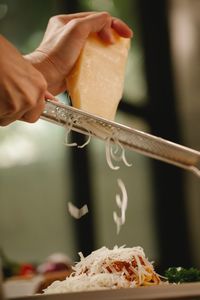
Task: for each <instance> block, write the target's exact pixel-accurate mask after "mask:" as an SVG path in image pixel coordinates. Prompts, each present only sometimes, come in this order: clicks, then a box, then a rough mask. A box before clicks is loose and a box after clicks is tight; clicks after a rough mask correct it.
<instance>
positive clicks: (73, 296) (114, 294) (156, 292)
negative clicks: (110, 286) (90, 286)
mask: <svg viewBox="0 0 200 300" xmlns="http://www.w3.org/2000/svg"><path fill="white" fill-rule="evenodd" d="M12 299H15V300H145V299H151V300H153V299H154V300H156V299H160V300H161V299H192V300H197V299H200V282H196V283H185V284H180V285H162V286H151V287H140V288H132V289H118V290H101V291H88V292H74V293H63V294H51V295H50V294H49V295H48V294H46V295H35V296H28V297H18V298H12Z"/></svg>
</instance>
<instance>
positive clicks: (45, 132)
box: [0, 0, 200, 267]
mask: <svg viewBox="0 0 200 300" xmlns="http://www.w3.org/2000/svg"><path fill="white" fill-rule="evenodd" d="M72 2H73V3H72ZM139 2H140V3H139ZM142 2H143V3H144V5H143V6H140V4H141V3H142ZM151 2H152V6H153V7H155V10H156V9H157V8H158V9H159V5H157V4H158V3H159V2H158V1H151ZM164 2H165V4H166V6H165V14H166V16H167V20H166V23H167V26H168V27H167V28H168V34H169V40H170V47H169V50H170V58H171V62H172V69H171V71H172V80H173V86H174V95H175V96H174V102H173V105H174V106H173V107H174V108H175V110H176V118H177V119H176V124H178V128H179V129H180V131H179V132H180V136H178V140H176V139H175V141H177V142H181V143H183V144H184V145H186V146H188V147H191V148H194V149H197V150H200V136H199V130H200V122H199V112H200V102H199V99H200V85H199V78H200V68H199V66H200V51H199V50H200V42H199V41H200V39H199V35H200V18H199V15H198V14H197V11H199V10H198V8H199V4H200V3H199V1H195V0H182V1H179V0H171V1H164ZM147 6H148V5H147ZM141 7H142V8H141ZM142 9H143V10H142ZM87 10H96V11H104V10H106V11H109V12H110V13H112V14H113V15H115V16H118V17H120V18H122V19H123V20H124V21H126V22H127V23H128V24H129V25H130V26H131V27H132V28H133V30H134V39H133V40H132V46H131V50H130V55H129V60H128V64H127V72H126V80H125V89H124V103H125V104H126V105H127V107H128V108H129V107H130V108H132V110H131V111H130V112H127V109H125V108H124V107H123V106H122V107H121V108H120V109H119V110H118V112H117V118H116V121H117V122H120V123H123V124H125V125H129V126H131V127H134V128H137V129H140V130H143V131H145V132H151V133H154V134H155V133H157V131H156V130H154V131H153V130H152V126H151V122H150V121H149V120H151V118H152V117H149V118H148V117H147V116H149V115H150V116H153V113H154V109H153V110H151V109H149V108H150V106H149V103H150V99H151V97H150V96H149V88H148V87H149V83H148V80H149V77H148V74H147V71H146V55H147V54H148V53H147V48H145V43H144V42H143V41H144V40H143V31H144V28H143V23H142V19H141V10H142V11H143V13H144V15H145V13H147V12H145V1H136V0H123V1H122V0H113V1H112V0H101V1H100V0H80V1H67V0H63V1H56V0H43V1H39V0H34V1H33V0H15V1H12V0H4V1H0V29H1V34H3V35H4V36H5V37H6V38H7V39H9V40H10V41H11V42H12V43H13V44H14V45H15V46H16V47H17V48H18V49H20V51H21V52H22V53H24V54H25V53H29V52H31V51H33V50H34V49H35V48H36V47H37V46H38V45H39V43H40V41H41V39H42V36H43V34H44V31H45V28H46V26H47V23H48V20H49V18H50V17H51V16H53V15H56V14H60V13H71V12H74V11H87ZM146 10H147V11H148V7H147V8H146ZM156 26H157V25H156V20H155V28H156ZM158 44H159V42H158ZM154 47H157V45H155V44H153V42H152V52H153V49H154ZM156 49H157V51H163V49H162V43H160V48H159V47H157V48H156ZM156 64H158V62H157V61H155V66H156ZM152 77H153V73H152ZM158 86H159V84H158ZM162 92H163V99H162V98H160V103H161V105H162V101H165V100H164V95H165V94H166V90H163V91H162ZM59 97H60V99H62V98H64V97H65V96H64V95H59ZM164 106H165V107H166V106H167V102H166V101H165V102H163V107H164ZM151 107H153V106H151ZM155 110H156V108H155ZM134 111H135V113H134ZM147 111H148V114H146V113H145V112H147ZM160 113H161V114H162V113H163V112H160ZM166 114H167V112H166ZM166 120H167V121H165V123H164V126H165V128H166V130H167V128H168V127H169V126H170V123H171V122H172V119H171V116H170V115H169V116H168V117H167V116H166ZM156 126H158V129H159V122H158V125H156ZM162 126H163V125H162ZM174 130H175V128H174ZM158 132H159V130H158ZM163 137H165V136H163ZM64 138H65V130H64V129H63V128H59V127H57V126H55V125H53V124H48V123H47V122H45V121H42V120H40V121H38V122H37V123H35V124H26V123H23V122H15V123H14V124H12V125H9V126H7V127H4V128H0V247H1V248H2V249H3V250H4V252H5V254H6V255H7V256H8V257H9V258H11V259H13V260H16V261H21V262H22V261H23V262H24V261H34V262H41V261H43V260H44V259H45V257H47V256H48V255H50V254H51V253H53V252H64V253H67V254H68V255H69V256H70V257H71V258H72V259H76V258H77V252H78V251H81V250H82V251H84V249H83V248H84V247H83V246H84V243H82V244H81V243H80V241H79V235H80V232H79V234H78V231H79V230H81V228H80V226H79V225H78V222H79V221H74V220H73V219H72V217H71V216H69V214H68V211H67V202H68V201H71V202H75V195H74V188H73V187H74V186H76V188H77V189H79V183H78V182H77V183H76V182H75V181H76V180H75V176H74V175H73V174H74V172H79V170H78V169H77V166H73V164H72V155H73V154H72V152H73V151H75V150H74V149H71V148H67V147H65V146H64ZM167 138H168V136H167ZM172 138H173V137H172ZM83 151H87V155H88V157H89V158H88V160H89V165H88V169H86V170H85V172H86V173H89V179H90V198H92V210H91V211H90V213H89V214H92V228H93V230H92V232H90V230H91V228H88V235H89V236H90V234H91V235H93V236H92V237H91V240H92V241H93V242H92V243H91V247H90V248H91V249H89V248H87V245H86V246H85V249H87V250H88V251H89V250H92V249H93V248H98V247H101V246H103V245H105V246H107V247H113V246H114V245H116V244H117V245H124V244H126V245H127V246H130V247H131V246H138V245H140V246H142V247H143V248H144V250H145V252H146V254H147V256H148V257H149V258H150V259H151V260H154V261H156V262H157V264H158V265H159V264H160V265H161V267H162V266H163V267H166V266H167V264H173V265H174V264H179V263H182V264H185V265H189V264H193V265H195V266H196V267H200V255H199V253H200V232H199V228H200V221H199V220H200V217H199V212H200V201H199V200H200V185H199V180H198V178H196V177H195V176H194V175H192V174H189V173H187V172H186V171H180V173H178V176H180V178H184V179H183V180H180V181H177V189H179V191H181V192H180V197H179V198H180V199H179V201H180V205H181V206H180V209H179V204H177V205H176V201H177V198H176V190H175V189H176V183H175V184H174V185H172V184H171V183H170V178H172V176H173V174H174V172H176V170H175V171H174V169H176V168H175V167H171V168H170V167H169V169H165V166H164V167H163V165H164V164H163V163H160V165H159V172H160V173H159V174H160V175H158V174H157V175H155V166H154V165H153V164H154V162H152V159H149V158H146V157H144V156H142V155H139V154H136V153H134V152H131V151H127V152H126V153H127V160H128V161H129V162H132V163H133V166H132V167H131V168H128V167H125V166H123V165H122V166H121V167H120V170H119V171H117V172H114V171H112V170H110V169H109V167H108V166H107V164H106V159H105V145H104V143H103V142H101V141H98V140H95V139H92V141H91V143H90V145H88V146H87V150H83ZM79 167H80V168H81V165H80V166H79ZM156 170H157V169H156ZM178 172H179V170H178ZM165 175H166V176H165ZM161 177H163V181H162V183H161V182H160V181H157V179H158V178H161ZM117 178H121V179H122V180H123V181H124V182H125V185H126V188H127V192H128V197H129V203H128V210H127V216H126V224H125V225H124V226H123V227H122V229H121V232H120V234H119V235H117V234H116V226H115V224H114V222H113V217H112V213H113V210H115V209H116V204H115V194H116V193H117V192H118V186H117ZM175 178H176V176H175ZM168 179H169V181H168ZM82 184H83V185H84V181H82ZM179 185H180V186H179ZM158 190H160V193H159V197H158V194H157V191H158ZM169 190H170V191H171V192H170V196H169V199H167V200H166V193H167V192H168V191H169ZM177 193H178V192H177ZM173 195H174V196H173ZM87 197H88V195H87V194H83V195H82V199H81V202H82V203H83V204H84V203H85V202H86V203H87ZM155 199H156V200H155ZM155 201H156V202H155ZM166 202H167V205H168V206H167V209H168V210H166V211H165V212H162V214H163V216H164V218H163V220H165V224H164V225H163V224H160V223H159V221H158V220H160V216H161V215H160V216H159V214H160V210H159V209H158V208H157V206H156V205H155V203H160V204H159V205H160V206H161V207H162V205H163V207H165V205H166ZM89 209H90V207H89ZM182 210H184V212H183V214H181V215H179V213H180V211H182ZM172 215H173V217H172ZM176 215H177V218H176ZM181 216H183V218H182V217H181ZM87 217H88V216H87ZM87 217H84V218H87ZM161 218H162V216H161ZM81 222H82V221H81ZM83 222H84V221H83ZM182 224H183V226H182ZM86 225H87V223H86ZM180 227H184V228H185V230H186V233H187V236H186V235H185V239H184V232H182V233H181V234H179V228H180ZM86 228H87V226H86ZM160 228H161V229H162V230H161V231H160ZM86 232H87V230H86V231H84V232H83V240H84V235H86ZM170 236H173V239H170ZM87 238H88V237H87ZM87 238H86V236H85V240H87ZM179 238H180V240H179ZM86 243H87V241H86ZM82 247H83V248H82ZM169 249H170V251H169ZM188 249H189V250H188ZM181 251H182V252H183V253H184V252H185V251H186V252H185V253H186V254H187V253H190V254H189V256H190V257H189V258H188V260H187V261H185V260H184V259H185V258H184V255H183V258H182V260H181V259H180V260H179V253H180V252H181ZM86 252H87V251H86ZM165 253H169V257H167V258H165V257H164V254H165ZM173 253H174V256H173ZM180 257H181V254H180Z"/></svg>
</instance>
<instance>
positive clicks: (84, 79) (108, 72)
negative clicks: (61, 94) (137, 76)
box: [67, 33, 130, 120]
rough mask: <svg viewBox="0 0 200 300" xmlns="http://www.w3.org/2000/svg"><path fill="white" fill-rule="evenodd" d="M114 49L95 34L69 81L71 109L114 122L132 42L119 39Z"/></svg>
mask: <svg viewBox="0 0 200 300" xmlns="http://www.w3.org/2000/svg"><path fill="white" fill-rule="evenodd" d="M113 35H114V38H115V39H116V41H115V43H114V44H112V45H108V44H105V43H104V42H103V41H102V40H101V39H100V38H99V37H98V35H97V34H92V35H90V36H89V38H88V39H87V41H86V44H85V46H84V48H83V50H82V52H81V54H80V56H79V58H78V60H77V62H76V64H75V66H74V68H73V69H72V71H71V73H70V74H69V76H68V78H67V90H68V93H69V95H70V97H71V99H72V105H73V106H74V107H76V108H79V109H81V110H83V111H87V112H89V113H91V114H93V115H98V116H100V117H103V118H105V119H108V120H114V118H115V114H116V110H117V106H118V104H119V101H120V99H121V98H122V93H123V87H124V75H125V66H126V61H127V56H128V50H129V46H130V39H125V38H122V37H119V36H118V35H117V34H116V33H113Z"/></svg>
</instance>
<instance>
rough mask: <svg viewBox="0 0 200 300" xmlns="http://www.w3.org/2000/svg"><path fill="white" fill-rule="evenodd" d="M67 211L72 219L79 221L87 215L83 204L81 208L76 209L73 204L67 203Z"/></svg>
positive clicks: (85, 206)
mask: <svg viewBox="0 0 200 300" xmlns="http://www.w3.org/2000/svg"><path fill="white" fill-rule="evenodd" d="M68 211H69V213H70V215H71V216H72V217H73V218H75V219H80V218H82V217H83V216H84V215H86V214H87V213H88V207H87V205H86V204H84V205H83V206H82V207H81V208H77V207H76V206H75V205H74V204H72V203H71V202H68Z"/></svg>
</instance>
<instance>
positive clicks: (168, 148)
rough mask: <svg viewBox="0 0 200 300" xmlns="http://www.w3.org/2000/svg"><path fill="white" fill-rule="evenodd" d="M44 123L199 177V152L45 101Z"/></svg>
mask: <svg viewBox="0 0 200 300" xmlns="http://www.w3.org/2000/svg"><path fill="white" fill-rule="evenodd" d="M41 119H44V120H47V121H49V122H52V123H55V124H57V125H60V126H64V127H66V128H71V129H72V130H74V131H76V132H79V133H82V134H86V135H91V136H95V137H97V138H99V139H101V140H104V141H107V140H110V141H111V142H115V141H118V142H119V143H120V144H121V145H122V146H124V147H125V148H128V149H130V150H132V151H135V152H138V153H141V154H143V155H146V156H149V157H152V158H155V159H158V160H161V161H164V162H167V163H170V164H173V165H176V166H178V167H181V168H184V169H188V170H190V171H192V172H193V173H195V174H196V175H198V176H200V170H199V168H198V163H199V162H200V152H199V151H196V150H193V149H190V148H188V147H185V146H182V145H179V144H176V143H173V142H170V141H168V140H165V139H163V138H160V137H157V136H154V135H151V134H148V133H145V132H142V131H140V130H136V129H133V128H131V127H128V126H125V125H122V124H119V123H116V122H112V121H108V120H106V119H103V118H101V117H98V116H95V115H91V114H89V113H87V112H84V111H82V110H79V109H76V108H74V107H71V106H68V105H65V104H62V103H60V102H58V101H52V100H46V104H45V109H44V111H43V113H42V116H41Z"/></svg>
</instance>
